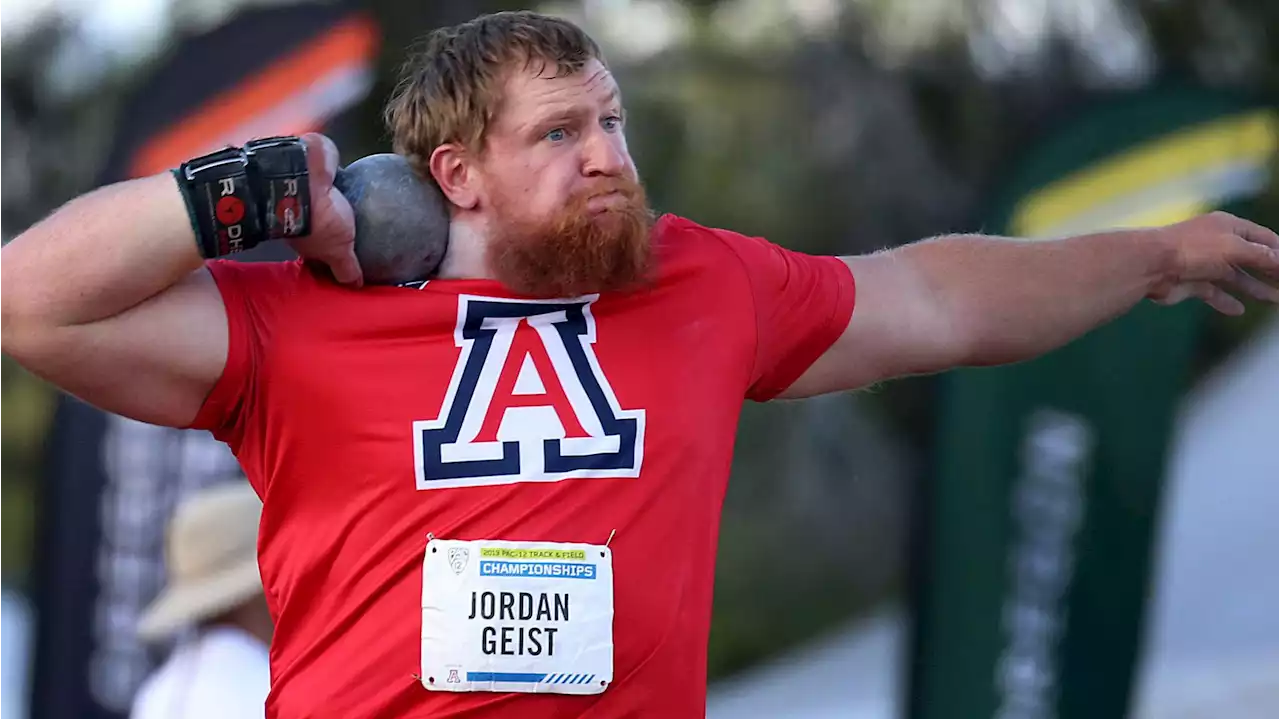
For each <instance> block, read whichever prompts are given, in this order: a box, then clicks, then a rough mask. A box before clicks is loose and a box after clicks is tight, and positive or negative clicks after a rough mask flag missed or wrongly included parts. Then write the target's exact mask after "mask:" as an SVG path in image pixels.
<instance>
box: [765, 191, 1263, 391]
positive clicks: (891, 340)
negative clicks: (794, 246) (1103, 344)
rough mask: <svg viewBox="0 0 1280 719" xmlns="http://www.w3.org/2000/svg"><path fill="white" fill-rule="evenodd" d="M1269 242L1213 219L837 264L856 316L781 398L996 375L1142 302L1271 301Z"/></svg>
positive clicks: (949, 243)
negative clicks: (846, 276) (936, 375)
mask: <svg viewBox="0 0 1280 719" xmlns="http://www.w3.org/2000/svg"><path fill="white" fill-rule="evenodd" d="M1276 247H1277V243H1276V233H1275V232H1273V231H1271V230H1269V229H1266V228H1264V227H1260V226H1258V225H1255V224H1253V223H1251V222H1248V221H1245V220H1242V219H1239V218H1237V217H1233V216H1231V215H1228V214H1225V213H1214V214H1211V215H1205V216H1202V217H1197V218H1195V219H1192V220H1188V221H1186V222H1182V223H1178V224H1176V225H1170V226H1168V227H1160V228H1147V229H1139V230H1120V231H1114V232H1102V233H1097V234H1090V235H1081V236H1076V237H1068V238H1063V239H1058V240H1045V241H1032V240H1018V239H1011V238H996V237H983V236H977V235H958V236H949V237H940V238H937V239H933V240H926V241H922V242H918V243H915V244H911V245H907V246H904V247H900V248H897V249H894V250H890V251H886V252H880V253H876V254H872V255H867V256H862V257H849V258H845V261H846V262H847V263H848V265H849V267H850V270H851V271H852V273H853V276H854V281H855V283H856V286H857V307H856V308H855V309H854V312H853V316H852V318H851V320H850V322H849V326H848V328H847V329H846V330H845V332H844V334H843V335H842V336H841V337H840V339H839V340H837V341H836V343H835V344H834V345H832V347H831V348H830V349H829V350H827V352H826V353H825V354H824V355H823V356H822V357H821V358H820V359H818V361H817V362H815V363H814V365H813V366H812V367H810V368H809V370H808V371H807V372H806V373H805V374H804V375H803V376H802V377H801V378H800V379H799V380H797V381H796V382H795V383H794V384H793V385H792V386H791V387H790V388H789V389H788V390H787V391H786V392H785V393H784V394H783V395H782V396H783V397H789V398H796V397H807V396H812V395H817V394H823V393H826V392H835V391H840V390H846V389H855V388H858V387H863V386H866V385H870V384H873V383H875V382H878V381H882V380H886V379H890V378H893V377H899V376H904V375H911V374H927V373H933V372H940V371H943V370H947V369H951V368H954V367H964V366H985V365H997V364H1006V363H1010V362H1018V361H1021V360H1026V359H1030V358H1033V357H1036V356H1039V355H1041V354H1044V353H1046V352H1049V351H1051V350H1053V349H1056V348H1058V347H1060V346H1062V345H1064V344H1066V343H1068V342H1070V341H1072V340H1074V339H1075V338H1077V337H1079V336H1080V335H1082V334H1084V333H1086V332H1088V331H1089V330H1091V329H1093V328H1095V327H1098V326H1099V325H1102V324H1105V323H1107V322H1109V321H1111V320H1113V319H1115V318H1116V317H1119V316H1120V315H1122V314H1124V313H1125V312H1127V311H1128V310H1129V309H1130V308H1132V307H1133V306H1134V305H1136V304H1137V303H1139V302H1141V301H1142V300H1143V299H1144V298H1149V299H1152V300H1155V301H1157V302H1161V303H1164V304H1173V303H1175V302H1179V301H1181V300H1183V299H1186V298H1188V297H1198V298H1200V299H1202V300H1204V301H1205V302H1207V303H1208V304H1209V305H1211V306H1212V307H1214V308H1215V309H1217V310H1218V311H1219V312H1223V313H1225V314H1232V315H1234V314H1240V313H1241V312H1243V311H1244V305H1242V304H1241V303H1240V301H1239V300H1238V299H1236V297H1235V296H1233V293H1235V294H1244V295H1247V296H1250V297H1253V298H1256V299H1259V300H1265V301H1269V302H1275V301H1276V299H1277V291H1276V275H1277V254H1276Z"/></svg>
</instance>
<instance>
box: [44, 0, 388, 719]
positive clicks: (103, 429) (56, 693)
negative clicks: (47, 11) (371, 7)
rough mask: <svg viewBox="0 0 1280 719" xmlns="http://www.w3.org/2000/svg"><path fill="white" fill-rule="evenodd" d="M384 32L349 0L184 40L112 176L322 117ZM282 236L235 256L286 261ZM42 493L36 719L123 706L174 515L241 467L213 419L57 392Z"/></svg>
mask: <svg viewBox="0 0 1280 719" xmlns="http://www.w3.org/2000/svg"><path fill="white" fill-rule="evenodd" d="M378 35H379V33H378V32H377V31H376V27H375V26H374V24H373V22H372V21H371V20H370V19H369V18H368V17H366V16H365V15H364V14H363V13H360V12H358V11H355V10H353V9H352V8H351V6H349V5H344V4H341V3H332V2H327V3H316V4H298V5H291V6H287V7H276V8H268V9H262V10H255V11H252V12H246V13H243V14H241V15H240V16H238V17H237V18H236V19H234V20H232V21H231V22H229V23H227V24H226V25H224V26H222V27H219V28H218V29H216V30H213V31H211V32H208V33H206V34H203V35H200V36H197V37H190V38H185V39H183V40H182V41H181V42H180V43H177V44H176V47H178V49H177V50H176V51H175V52H174V53H173V54H172V55H171V56H170V57H168V58H167V59H166V60H165V61H164V62H162V63H161V64H160V66H159V68H158V69H157V70H156V71H155V72H154V73H153V74H152V75H151V77H150V78H148V80H147V81H146V82H144V83H143V84H142V85H141V86H140V87H139V88H138V89H137V91H136V92H135V93H134V95H133V96H132V98H131V99H130V101H129V102H128V103H126V106H125V108H124V111H123V112H122V115H121V117H122V120H121V122H120V129H119V131H118V134H117V137H116V140H115V143H114V147H113V151H112V154H111V156H110V160H109V162H108V164H107V167H106V169H105V171H104V173H103V174H102V178H101V183H102V184H106V183H110V182H115V181H119V180H123V179H127V178H129V177H135V176H141V175H147V174H152V173H155V172H159V171H162V170H164V169H165V168H168V167H174V166H176V165H177V164H179V163H180V162H182V161H183V160H185V159H187V158H189V157H192V156H195V155H199V154H203V153H204V152H208V151H209V150H211V149H216V148H218V147H221V146H224V145H226V144H242V143H243V142H244V141H245V140H248V139H251V138H252V137H262V136H269V135H280V134H298V133H302V132H307V131H312V130H322V131H324V132H326V133H328V134H329V135H330V136H332V137H335V139H336V140H337V142H338V144H339V145H340V146H341V145H342V144H343V137H344V135H345V134H346V133H345V132H344V128H343V114H344V113H346V112H347V111H349V110H350V109H351V108H352V107H353V106H354V105H355V104H356V103H358V102H360V101H362V100H363V99H364V98H365V97H366V96H367V95H368V94H369V90H370V87H371V86H372V73H373V62H374V57H375V54H376V50H377V44H378ZM289 256H291V253H290V252H289V250H288V249H287V248H286V247H285V246H284V245H283V244H282V243H267V244H264V245H262V246H260V247H259V248H257V249H255V250H253V251H250V252H247V253H245V254H243V255H239V256H237V259H241V260H245V261H260V260H275V259H286V258H288V257H289ZM48 453H49V457H48V462H47V465H46V466H47V468H48V471H47V474H46V478H45V480H46V481H45V483H44V486H43V495H42V497H41V502H40V507H41V515H42V516H41V518H40V523H39V526H40V535H39V537H38V538H37V540H38V545H37V552H38V556H39V560H38V561H37V562H36V567H35V577H34V579H35V587H34V592H33V593H34V597H33V599H34V602H33V604H34V606H35V607H36V609H37V617H36V628H35V641H34V655H35V657H34V664H33V669H32V674H33V676H32V683H31V697H30V703H29V706H30V707H31V717H33V719H71V718H74V719H123V717H126V716H127V715H128V713H129V708H130V706H131V704H132V701H133V697H134V695H135V694H136V692H137V690H138V688H139V686H140V685H141V683H142V682H143V681H144V680H145V679H146V677H147V676H148V674H149V673H150V672H151V671H152V670H153V669H154V668H155V667H156V666H157V664H158V662H159V660H161V659H162V658H163V657H162V654H163V651H164V648H158V649H157V648H153V647H147V646H145V645H143V644H142V643H141V642H139V641H138V639H137V638H136V635H135V627H136V624H137V620H138V617H139V615H140V614H141V612H142V610H143V608H145V607H146V605H147V604H148V603H149V602H150V601H151V599H152V598H153V597H154V596H155V595H156V593H157V592H158V591H159V589H160V587H161V585H162V583H163V580H164V528H165V523H166V521H167V519H168V517H169V516H170V514H171V512H172V510H173V507H174V505H175V503H176V502H177V501H178V499H179V498H181V497H182V496H183V495H185V494H187V493H189V492H191V491H192V490H194V489H197V488H199V487H203V486H206V485H209V484H212V483H215V482H223V481H234V480H237V479H239V478H240V476H241V475H240V470H239V467H238V465H237V463H236V461H235V458H234V457H233V456H232V455H231V453H230V452H229V451H228V450H227V448H226V446H225V445H223V444H222V443H220V442H218V441H216V440H214V439H213V437H212V436H211V435H209V434H208V433H207V432H195V431H181V430H172V429H166V428H163V427H156V426H152V425H147V424H143V423H140V422H135V421H132V420H128V419H125V418H122V417H118V416H115V415H110V414H106V413H103V412H100V411H98V410H97V409H94V408H93V407H90V406H88V405H86V404H84V403H82V402H79V401H77V400H74V399H72V398H69V397H65V396H64V397H62V398H61V399H60V401H59V404H58V408H57V412H56V415H55V419H54V424H53V430H52V436H51V438H50V441H49V444H48Z"/></svg>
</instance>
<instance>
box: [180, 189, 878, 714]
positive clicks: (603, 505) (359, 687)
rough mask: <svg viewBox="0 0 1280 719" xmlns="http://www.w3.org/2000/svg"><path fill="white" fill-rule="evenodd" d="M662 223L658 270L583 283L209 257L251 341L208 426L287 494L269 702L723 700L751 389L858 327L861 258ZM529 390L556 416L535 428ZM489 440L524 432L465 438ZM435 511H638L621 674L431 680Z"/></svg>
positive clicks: (207, 415)
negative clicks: (721, 639) (733, 535)
mask: <svg viewBox="0 0 1280 719" xmlns="http://www.w3.org/2000/svg"><path fill="white" fill-rule="evenodd" d="M654 243H655V244H654V246H655V252H656V259H657V262H658V267H659V278H658V280H657V282H656V283H654V285H653V286H651V287H648V288H646V289H644V290H642V291H635V292H628V293H605V294H603V295H600V296H599V297H588V298H583V299H581V300H579V301H552V302H542V301H536V300H530V299H527V298H520V297H518V296H515V295H513V294H512V293H510V292H508V291H506V290H505V289H504V288H503V287H502V286H501V285H499V284H498V283H496V282H492V281H482V280H433V281H430V282H428V283H426V284H425V285H423V286H422V287H421V288H420V289H419V288H409V287H366V288H364V289H361V290H353V289H347V288H344V287H341V286H339V285H337V284H335V283H333V282H332V281H330V280H327V279H325V278H323V277H321V276H320V274H318V273H315V272H313V271H312V270H311V269H310V268H309V267H308V266H306V265H303V264H302V263H300V262H284V263H236V262H227V261H215V262H211V263H209V267H210V270H211V271H212V273H213V276H214V278H215V279H216V281H217V285H218V288H219V290H220V291H221V293H222V298H223V301H224V303H225V305H226V309H227V318H228V324H229V327H230V350H229V353H228V357H227V365H226V370H225V371H224V373H223V376H222V378H221V379H220V380H219V381H218V383H217V385H216V386H215V387H214V389H213V391H212V393H211V394H210V395H209V398H208V399H207V400H206V402H205V404H204V406H203V408H202V409H201V411H200V414H199V416H198V417H197V419H196V421H195V423H194V425H193V426H194V427H197V428H204V429H209V430H211V431H212V432H213V433H214V435H215V436H216V437H218V438H219V439H221V440H222V441H225V442H226V443H227V444H228V445H229V446H230V447H231V449H232V450H233V451H234V452H235V454H236V456H237V457H238V458H239V461H240V463H241V465H242V466H243V468H244V471H245V473H246V474H247V475H248V478H249V481H250V482H251V483H252V484H253V486H254V488H255V489H257V491H258V493H259V495H260V496H261V497H262V499H263V502H264V504H263V515H262V524H261V533H260V537H259V547H258V548H259V564H260V567H261V572H262V578H263V583H264V585H265V587H266V594H267V600H268V603H269V605H270V608H271V611H272V614H273V615H274V617H275V621H276V633H275V639H274V641H273V642H272V645H271V679H272V682H271V685H272V686H271V695H270V697H269V698H268V700H267V715H268V716H270V717H281V718H284V717H288V718H290V719H293V718H295V717H299V718H300V717H340V718H341V719H359V718H361V717H433V718H437V719H438V718H442V717H475V716H491V715H493V714H500V715H501V716H512V717H520V718H521V719H542V718H543V717H546V718H550V717H576V716H586V717H624V716H657V717H694V716H698V717H701V716H702V715H703V714H704V712H705V701H706V667H707V655H706V653H707V636H708V632H709V631H710V622H711V599H712V584H713V578H714V567H715V556H716V543H717V533H718V531H719V520H720V510H721V504H722V501H723V498H724V493H725V488H726V484H727V480H728V478H729V466H730V460H731V456H732V451H733V442H734V436H735V433H736V429H737V424H738V415H739V412H740V410H741V407H742V403H743V399H744V397H745V398H749V399H753V400H758V401H763V400H767V399H770V398H772V397H774V396H776V395H777V394H778V393H780V392H781V391H782V390H784V389H786V388H787V387H788V386H789V385H790V384H791V383H792V382H794V381H795V380H796V378H798V377H799V376H800V375H801V374H802V373H803V372H804V371H805V370H806V369H807V368H808V367H809V366H810V365H811V364H812V363H813V361H814V360H815V359H817V357H818V356H819V355H821V354H822V353H823V352H824V351H825V350H826V349H827V348H828V347H829V346H830V345H831V344H832V342H834V341H835V339H836V338H837V337H839V336H840V334H841V332H842V331H843V330H844V328H845V326H846V325H847V324H848V321H849V317H850V314H851V313H852V311H853V303H854V285H853V279H852V276H851V274H850V273H849V271H848V268H847V266H846V265H845V264H844V263H843V262H842V261H841V260H839V259H836V258H830V257H813V256H809V255H803V254H799V253H795V252H791V251H788V250H785V249H783V248H780V247H778V246H776V245H773V244H770V243H768V242H766V241H764V240H762V239H758V238H750V237H744V236H742V235H739V234H736V233H733V232H728V231H724V230H716V229H709V228H705V227H702V226H699V225H697V224H695V223H693V222H690V221H688V220H685V219H682V218H678V217H674V216H671V215H667V216H664V217H662V218H661V219H660V221H659V222H658V224H657V226H656V228H655V230H654ZM527 317H541V318H542V319H541V320H539V321H538V324H539V325H540V329H536V328H534V327H533V326H532V324H531V322H529V321H527V320H525V319H524V318H527ZM495 327H505V328H506V331H505V333H503V332H495V331H494V328H495ZM513 327H514V331H512V328H513ZM548 330H552V331H548ZM531 369H532V371H533V372H535V373H536V379H537V381H536V382H533V383H532V384H530V383H529V379H528V378H527V375H528V374H529V372H530V371H531ZM522 376H523V377H525V378H524V379H521V378H522ZM520 382H524V383H525V387H524V389H523V390H520V389H518V388H517V387H516V386H515V385H516V384H517V383H520ZM478 387H479V388H480V389H477V388H478ZM530 387H533V389H532V390H530ZM513 411H524V412H528V411H534V412H542V413H543V414H542V415H541V416H542V420H541V421H536V422H532V423H530V422H522V423H517V432H516V434H517V436H514V437H513V436H512V430H511V429H510V428H509V427H505V428H504V426H503V419H504V417H505V416H506V415H507V414H509V413H511V412H513ZM557 420H558V421H557ZM520 433H523V434H520ZM531 435H536V436H531ZM566 437H576V438H582V437H602V438H603V437H607V438H608V440H607V441H602V442H599V443H598V444H597V445H590V446H595V447H596V450H595V451H594V452H591V451H588V453H587V454H585V455H584V454H582V449H581V448H582V446H583V445H582V444H578V445H575V446H577V447H579V449H578V450H574V451H569V452H561V451H560V450H559V447H560V439H561V438H566ZM468 438H470V439H471V440H473V441H477V442H479V441H489V442H495V441H502V442H505V443H506V444H505V445H504V446H505V447H507V448H508V449H510V450H511V451H510V452H505V453H504V454H503V456H502V457H501V458H498V459H493V458H490V459H488V460H483V459H471V460H466V459H463V460H458V459H457V457H449V456H446V455H445V454H442V452H441V446H442V444H448V443H454V442H458V441H462V442H466V441H468ZM547 440H552V441H550V442H547ZM526 443H533V445H534V446H535V447H536V451H534V452H526V451H523V450H527V449H530V448H529V447H525V446H523V445H525V444H526ZM544 450H545V452H544ZM539 460H540V461H539ZM539 465H540V466H539ZM615 530H616V533H615ZM428 533H432V534H433V535H434V536H436V537H439V538H444V539H466V540H474V539H491V540H493V539H496V540H519V541H548V542H589V543H595V544H604V543H605V542H606V541H607V540H609V537H610V534H611V533H615V534H614V536H613V538H612V540H611V542H610V544H609V546H610V547H611V549H612V550H613V572H614V612H615V613H614V624H613V626H614V630H613V632H614V639H613V641H614V682H613V685H612V686H610V687H609V688H608V689H607V690H605V691H604V692H603V693H602V694H599V695H594V696H568V695H552V694H513V693H486V692H472V693H457V694H455V693H448V692H435V691H427V690H426V689H424V688H423V686H422V685H421V684H420V683H419V679H418V678H417V676H416V674H417V672H418V670H419V666H420V664H419V661H420V657H419V652H420V646H421V645H420V630H421V627H420V622H421V616H422V614H421V606H422V605H421V600H422V597H421V594H422V591H423V587H422V571H423V570H422V563H423V553H424V551H425V547H426V543H427V534H428Z"/></svg>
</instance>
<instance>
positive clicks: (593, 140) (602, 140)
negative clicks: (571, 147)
mask: <svg viewBox="0 0 1280 719" xmlns="http://www.w3.org/2000/svg"><path fill="white" fill-rule="evenodd" d="M584 149H585V151H584V153H583V158H582V159H583V161H582V174H583V175H586V176H587V177H594V176H605V177H619V176H621V175H622V174H623V173H624V172H625V171H626V169H627V164H628V158H627V145H626V141H625V140H623V139H622V135H621V133H606V132H603V131H596V132H593V133H591V137H590V138H589V139H588V141H587V146H586V148H584Z"/></svg>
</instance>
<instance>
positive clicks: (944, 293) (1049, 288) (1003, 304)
mask: <svg viewBox="0 0 1280 719" xmlns="http://www.w3.org/2000/svg"><path fill="white" fill-rule="evenodd" d="M1169 248H1170V246H1169V245H1168V244H1167V243H1165V242H1162V241H1160V240H1159V238H1158V236H1157V235H1156V234H1155V233H1154V232H1153V231H1151V230H1140V231H1116V232H1106V233H1098V234H1092V235H1082V236H1078V237H1071V238H1066V239H1061V240H1045V241H1031V240H1017V239H1010V238H996V237H982V236H975V235H957V236H950V237H942V238H938V239H936V240H930V241H926V242H921V243H917V244H914V245H910V246H907V247H903V248H900V249H898V250H895V251H894V252H896V253H900V256H899V260H900V261H905V262H906V263H908V264H909V265H910V266H911V267H912V268H913V269H914V271H915V272H916V273H918V274H919V276H920V277H921V279H922V282H923V283H924V284H925V285H926V286H927V287H928V288H929V289H930V292H931V294H932V297H933V300H934V301H935V302H936V303H937V307H938V310H939V311H940V312H942V313H944V315H945V316H946V318H947V323H948V324H949V326H950V327H951V328H952V330H953V331H952V332H951V333H950V337H952V338H953V341H954V342H956V343H958V344H959V346H958V347H956V348H954V349H955V354H954V359H955V361H956V364H959V365H964V366H980V365H994V364H1003V363H1007V362H1017V361H1021V360H1025V359H1029V358H1032V357H1035V356H1037V355H1040V354H1043V353H1045V352H1049V351H1051V350H1053V349H1056V348H1058V347H1060V346H1062V345H1064V344H1067V343H1068V342H1070V341H1072V340H1073V339H1075V338H1077V337H1079V336H1080V335H1083V334H1084V333H1086V332H1088V331H1089V330H1091V329H1093V328H1095V327H1097V326H1099V325H1101V324H1104V323H1106V322H1108V321H1110V320H1112V319H1114V318H1116V317H1118V316H1120V315H1122V314H1124V313H1125V312H1126V311H1128V310H1129V309H1130V308H1132V307H1133V306H1134V305H1136V304H1137V303H1138V302H1140V301H1142V299H1143V298H1145V297H1146V296H1148V295H1149V294H1150V293H1151V292H1152V290H1153V289H1154V288H1155V287H1156V286H1157V285H1158V284H1159V283H1160V282H1161V281H1162V280H1163V278H1164V277H1165V276H1166V274H1167V272H1168V270H1169V268H1170V267H1171V265H1172V264H1173V262H1174V261H1175V259H1174V258H1172V257H1171V256H1170V252H1171V250H1170V249H1169Z"/></svg>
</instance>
